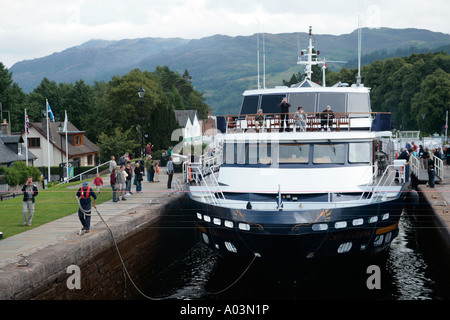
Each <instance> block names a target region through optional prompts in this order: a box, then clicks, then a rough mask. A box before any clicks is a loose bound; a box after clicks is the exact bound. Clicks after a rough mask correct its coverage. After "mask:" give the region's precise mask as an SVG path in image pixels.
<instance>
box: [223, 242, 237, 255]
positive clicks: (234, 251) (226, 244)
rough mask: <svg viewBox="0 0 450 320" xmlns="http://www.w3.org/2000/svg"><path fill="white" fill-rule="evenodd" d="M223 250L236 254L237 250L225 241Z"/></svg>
mask: <svg viewBox="0 0 450 320" xmlns="http://www.w3.org/2000/svg"><path fill="white" fill-rule="evenodd" d="M225 248H227V250H228V251H230V252H233V253H236V252H237V249H236V247H235V246H234V244H232V243H231V242H228V241H225Z"/></svg>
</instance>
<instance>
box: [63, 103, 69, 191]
mask: <svg viewBox="0 0 450 320" xmlns="http://www.w3.org/2000/svg"><path fill="white" fill-rule="evenodd" d="M64 112H65V120H64V128H65V131H66V170H67V182H69V148H68V144H67V129H68V128H67V126H68V122H69V121H68V120H67V110H64Z"/></svg>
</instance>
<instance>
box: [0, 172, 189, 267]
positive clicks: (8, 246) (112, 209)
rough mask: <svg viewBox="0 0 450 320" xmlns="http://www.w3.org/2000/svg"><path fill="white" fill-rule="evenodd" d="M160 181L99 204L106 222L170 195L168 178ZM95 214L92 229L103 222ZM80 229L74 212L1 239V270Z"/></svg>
mask: <svg viewBox="0 0 450 320" xmlns="http://www.w3.org/2000/svg"><path fill="white" fill-rule="evenodd" d="M177 178H180V179H181V174H179V173H178V174H175V175H174V177H173V179H174V180H175V179H177ZM102 179H103V181H104V182H105V184H106V183H107V182H109V176H108V177H106V176H104V177H102ZM160 180H161V182H150V183H149V182H146V181H145V180H144V181H143V182H142V191H143V193H140V194H137V193H136V192H135V191H134V190H135V188H136V187H135V186H133V185H132V187H131V191H132V193H133V195H131V196H128V197H127V198H126V199H127V200H126V201H118V202H116V203H114V202H112V200H110V201H106V202H104V203H102V204H99V205H97V209H98V211H99V212H100V214H101V215H102V217H103V219H104V220H105V221H106V222H107V221H108V220H109V219H111V218H112V217H115V216H117V215H120V214H122V213H130V212H133V210H135V209H136V208H137V207H139V206H141V205H143V204H146V203H150V201H155V202H156V200H158V199H161V198H165V197H168V196H169V195H170V194H171V192H170V189H167V175H162V174H160ZM80 186H81V185H77V186H73V187H72V188H73V189H74V203H76V200H75V193H76V191H75V190H78V188H79V187H80ZM158 201H159V200H158ZM92 213H93V215H92V217H91V229H93V228H95V225H96V224H97V223H103V222H102V221H101V219H100V217H99V216H98V215H97V214H96V213H95V211H92ZM80 228H81V223H80V221H79V219H78V213H73V214H71V215H69V216H66V217H63V218H60V219H58V220H55V221H52V222H49V223H46V224H44V225H41V226H39V227H36V228H33V229H31V230H28V231H25V232H22V233H20V234H17V235H14V236H12V237H8V238H5V239H2V240H0V267H2V266H4V265H6V264H9V263H21V262H20V261H21V260H23V259H24V257H26V256H28V255H30V254H32V253H34V252H36V251H38V250H39V249H41V248H45V247H47V246H49V245H52V244H56V243H58V240H59V239H62V238H64V237H66V236H67V235H70V234H74V233H77V232H78V231H79V230H80Z"/></svg>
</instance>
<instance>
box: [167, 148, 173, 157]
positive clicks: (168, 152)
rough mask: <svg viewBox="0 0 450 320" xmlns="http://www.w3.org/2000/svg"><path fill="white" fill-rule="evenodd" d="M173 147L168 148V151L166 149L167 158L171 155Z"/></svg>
mask: <svg viewBox="0 0 450 320" xmlns="http://www.w3.org/2000/svg"><path fill="white" fill-rule="evenodd" d="M172 151H173V146H170V147H169V149H167V153H166V154H167V156H168V157H170V156H171V155H172Z"/></svg>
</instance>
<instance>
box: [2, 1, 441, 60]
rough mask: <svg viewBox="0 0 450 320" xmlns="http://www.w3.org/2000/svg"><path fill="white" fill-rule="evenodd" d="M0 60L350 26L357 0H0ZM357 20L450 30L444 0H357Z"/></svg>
mask: <svg viewBox="0 0 450 320" xmlns="http://www.w3.org/2000/svg"><path fill="white" fill-rule="evenodd" d="M0 1H1V3H0V61H1V62H3V63H4V64H5V65H6V66H7V67H11V66H12V64H13V63H15V62H17V61H21V60H24V59H33V58H37V57H41V56H45V55H48V54H51V53H53V52H57V51H62V50H64V49H66V48H68V47H72V46H75V45H79V44H81V43H83V42H85V41H88V40H90V39H93V38H96V39H105V40H120V39H124V38H143V37H163V38H166V37H182V38H188V39H192V38H201V37H205V36H210V35H214V34H225V35H230V36H236V35H250V34H254V33H256V32H262V31H264V32H268V33H283V32H307V31H308V27H309V26H310V25H311V26H313V30H314V32H315V33H321V34H322V33H327V34H343V33H350V32H352V31H353V30H355V29H356V28H357V26H358V16H357V14H358V6H359V0H351V1H331V0H323V1H320V2H317V1H309V2H306V1H298V0H284V1H273V0H259V1H256V0H247V1H241V0H227V1H216V0H171V1H170V2H169V1H161V0H158V1H156V0H151V1H142V0H140V1H138V0H127V1H126V2H124V1H118V0H108V1H106V0H96V1H87V0H73V1H60V0H40V1H31V0H14V1H8V2H7V1H6V0H0ZM362 7H363V22H364V23H363V26H369V27H382V26H383V27H393V28H408V27H415V28H423V29H429V30H432V31H440V32H444V33H449V32H450V23H449V22H448V18H447V15H448V12H450V1H448V0H429V1H421V0H410V1H406V0H396V1H392V0H390V1H388V0H379V1H376V2H372V1H369V0H362Z"/></svg>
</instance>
